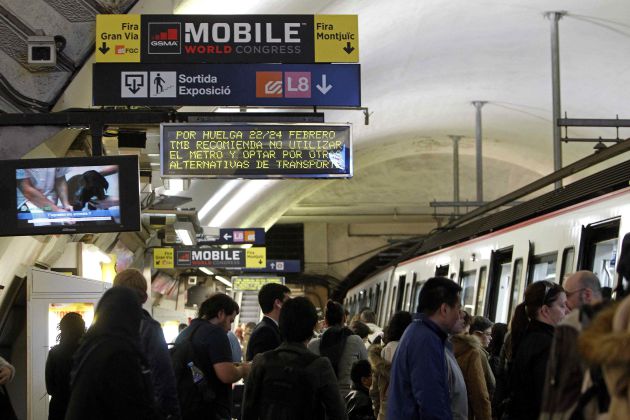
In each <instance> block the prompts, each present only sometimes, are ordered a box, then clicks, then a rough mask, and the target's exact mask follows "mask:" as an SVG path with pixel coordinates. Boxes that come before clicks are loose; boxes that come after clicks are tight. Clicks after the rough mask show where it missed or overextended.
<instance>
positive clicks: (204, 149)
mask: <svg viewBox="0 0 630 420" xmlns="http://www.w3.org/2000/svg"><path fill="white" fill-rule="evenodd" d="M160 140H161V154H162V156H161V161H162V162H161V163H162V165H161V167H162V176H163V177H172V178H274V177H275V178H350V177H352V135H351V126H350V125H349V124H249V123H248V124H242V123H241V124H238V123H237V124H214V123H208V124H179V123H174V124H162V126H161V138H160Z"/></svg>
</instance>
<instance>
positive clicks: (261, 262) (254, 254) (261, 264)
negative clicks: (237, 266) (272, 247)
mask: <svg viewBox="0 0 630 420" xmlns="http://www.w3.org/2000/svg"><path fill="white" fill-rule="evenodd" d="M265 267H267V248H265V247H264V246H263V247H257V248H248V249H246V250H245V268H265Z"/></svg>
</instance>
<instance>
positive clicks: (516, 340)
mask: <svg viewBox="0 0 630 420" xmlns="http://www.w3.org/2000/svg"><path fill="white" fill-rule="evenodd" d="M566 301H567V296H566V294H565V293H564V289H563V288H562V286H560V285H559V284H556V283H552V282H550V281H546V280H543V281H539V282H536V283H532V284H530V285H529V286H527V289H526V290H525V302H523V303H521V304H520V305H518V306H517V307H516V310H515V311H514V318H513V319H512V339H511V342H512V366H511V367H510V372H509V375H510V378H509V383H510V398H511V401H510V404H509V407H508V408H507V410H508V414H509V415H510V418H512V419H523V420H530V419H537V418H538V415H539V414H540V408H541V402H542V396H543V388H544V386H545V374H546V371H547V360H548V359H549V353H550V351H551V342H552V341H553V333H554V328H555V326H556V325H558V323H559V322H560V321H562V319H563V318H564V317H565V315H566V313H567V307H566Z"/></svg>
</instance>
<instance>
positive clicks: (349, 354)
mask: <svg viewBox="0 0 630 420" xmlns="http://www.w3.org/2000/svg"><path fill="white" fill-rule="evenodd" d="M324 317H325V320H326V325H327V326H328V329H327V330H326V331H324V334H322V336H321V337H320V338H316V339H315V340H313V341H311V342H310V343H309V344H308V349H309V350H310V351H312V352H313V353H315V354H319V355H322V356H326V357H327V358H328V359H329V360H330V363H331V364H332V367H333V369H334V370H335V374H336V375H337V383H338V384H339V392H340V395H341V397H342V398H343V397H345V396H346V395H347V394H348V392H350V388H351V386H352V380H351V379H350V369H351V368H352V364H353V363H354V362H356V361H357V360H367V356H368V355H367V349H366V348H365V344H363V340H362V339H361V337H359V336H358V335H355V334H354V333H353V332H352V330H350V329H349V328H347V327H344V325H345V323H346V315H345V313H344V310H343V306H341V304H340V303H337V302H333V301H332V300H329V301H328V303H326V314H325V316H324Z"/></svg>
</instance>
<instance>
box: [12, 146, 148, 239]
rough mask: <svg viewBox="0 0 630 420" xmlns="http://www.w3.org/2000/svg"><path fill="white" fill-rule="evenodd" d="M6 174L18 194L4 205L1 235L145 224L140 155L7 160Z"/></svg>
mask: <svg viewBox="0 0 630 420" xmlns="http://www.w3.org/2000/svg"><path fill="white" fill-rule="evenodd" d="M0 176H2V181H1V183H2V193H3V196H4V197H7V196H9V197H11V198H13V199H12V200H7V201H10V203H5V204H4V205H2V206H1V207H2V208H1V211H0V216H2V220H3V221H4V226H3V227H0V235H3V236H7V235H38V234H51V233H80V232H111V231H133V230H139V228H140V209H139V191H138V186H139V184H138V158H137V156H106V157H93V158H59V159H23V160H14V161H3V162H2V168H1V169H0ZM123 179H124V180H125V182H124V183H123V182H121V180H123ZM10 183H12V186H13V188H12V193H9V194H10V195H9V194H6V193H5V190H8V189H9V187H10ZM6 192H7V193H8V191H6ZM7 205H11V208H8V207H7Z"/></svg>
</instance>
